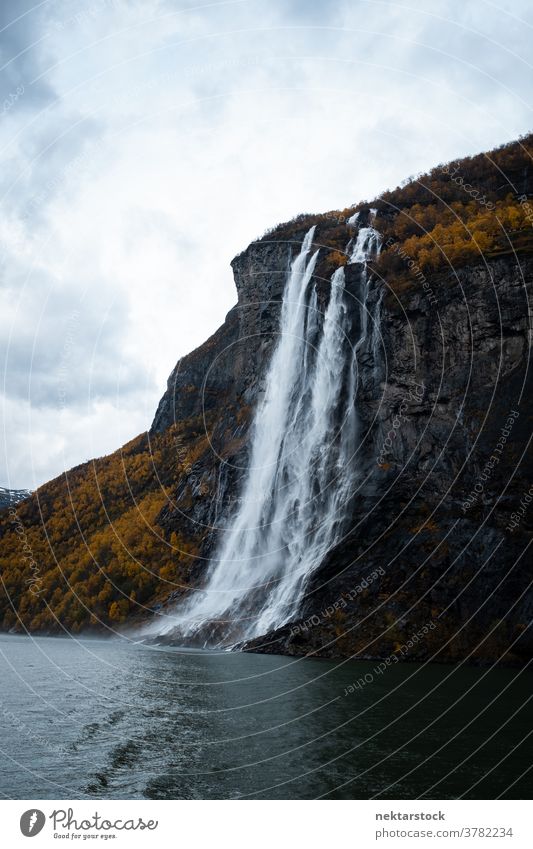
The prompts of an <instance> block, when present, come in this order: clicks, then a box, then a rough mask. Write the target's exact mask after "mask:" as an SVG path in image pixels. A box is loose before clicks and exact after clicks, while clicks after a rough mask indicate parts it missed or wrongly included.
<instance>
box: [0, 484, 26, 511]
mask: <svg viewBox="0 0 533 849" xmlns="http://www.w3.org/2000/svg"><path fill="white" fill-rule="evenodd" d="M30 495H31V490H29V489H6V488H5V487H4V486H0V510H3V509H4V507H9V506H10V505H14V504H18V503H19V502H20V501H24V499H25V498H29V497H30Z"/></svg>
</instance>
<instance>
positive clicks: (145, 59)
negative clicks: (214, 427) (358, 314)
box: [0, 0, 533, 489]
mask: <svg viewBox="0 0 533 849" xmlns="http://www.w3.org/2000/svg"><path fill="white" fill-rule="evenodd" d="M532 28H533V4H532V3H531V2H530V0H505V2H504V0H497V2H488V0H441V2H439V0H434V2H431V3H429V2H426V0H406V2H405V3H403V2H402V3H391V2H384V1H383V2H382V0H332V2H329V1H328V0H228V1H227V2H211V3H208V2H205V3H194V2H193V0H188V2H186V3H182V2H180V0H84V2H77V0H44V2H40V3H37V4H34V3H31V2H27V0H2V2H1V4H0V29H1V32H0V61H1V69H2V72H1V91H0V115H1V123H0V147H1V150H2V168H1V169H0V198H1V210H0V263H1V265H0V269H1V289H0V300H1V303H0V338H1V344H2V355H1V362H2V364H3V366H4V368H3V383H2V406H3V415H4V444H3V451H2V470H1V474H0V485H4V486H9V487H14V488H18V487H24V488H26V487H27V488H32V489H33V488H35V487H36V486H38V485H39V484H41V483H43V482H44V481H46V480H48V479H50V478H52V477H54V476H56V475H57V474H59V473H60V472H61V471H62V470H63V469H64V468H69V467H71V466H73V465H76V464H77V463H79V462H82V461H84V460H86V459H89V458H90V457H93V456H99V455H102V454H105V453H109V452H110V451H112V450H114V449H115V448H117V447H118V446H120V445H121V444H122V443H124V442H125V441H126V440H128V439H129V438H131V437H133V436H135V435H136V434H137V433H139V432H141V431H143V430H145V429H146V428H147V427H149V425H150V423H151V420H152V418H153V414H154V411H155V408H156V405H157V402H158V400H159V397H160V396H161V394H162V393H163V390H164V388H165V383H166V378H167V376H168V374H169V372H170V371H171V369H172V367H173V366H174V364H175V362H176V360H177V359H178V357H179V356H180V355H182V354H184V353H187V352H188V351H190V350H192V349H193V348H194V347H196V346H197V345H199V344H200V343H201V342H202V341H203V340H204V339H206V338H207V336H208V335H209V334H210V333H211V332H213V331H214V330H215V329H216V327H217V326H218V325H220V324H221V322H222V321H223V319H224V316H225V314H226V312H227V311H228V310H229V309H230V308H231V306H232V305H233V304H234V303H235V301H236V294H235V289H234V285H233V279H232V274H231V269H230V266H229V263H230V260H231V259H232V257H233V256H234V255H235V254H236V253H238V252H239V251H241V250H242V249H244V248H245V247H246V245H247V244H248V243H249V242H250V241H251V240H252V239H254V238H255V237H257V236H259V235H261V234H262V233H263V232H264V230H265V229H267V228H268V227H270V226H271V225H273V224H275V223H278V222H280V221H284V220H287V219H289V218H291V217H293V216H294V215H296V214H298V213H300V212H320V211H325V210H328V209H334V208H338V207H341V208H342V207H344V206H347V205H349V204H350V203H355V202H357V201H358V200H361V199H370V198H371V197H372V196H374V195H376V194H377V193H378V192H380V191H382V190H383V189H385V188H390V187H394V186H395V185H397V184H398V183H399V182H400V181H401V180H402V179H403V178H404V177H407V176H409V175H410V174H413V173H417V172H420V171H422V170H425V169H427V168H429V167H431V166H432V165H435V164H437V163H439V162H443V161H445V160H448V159H451V158H454V157H456V156H461V155H464V154H469V153H475V152H478V151H480V150H484V149H488V148H490V147H493V146H495V145H497V144H500V143H502V142H504V141H508V140H510V139H513V138H515V137H516V136H518V135H519V134H520V133H524V132H526V131H528V130H529V129H531V127H532V125H533V121H532V119H531V92H532V91H533V79H532V68H531V65H530V63H529V60H530V59H531V43H532V38H533V29H532Z"/></svg>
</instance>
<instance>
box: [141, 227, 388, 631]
mask: <svg viewBox="0 0 533 849" xmlns="http://www.w3.org/2000/svg"><path fill="white" fill-rule="evenodd" d="M315 229H316V228H315V227H311V229H310V230H309V231H308V233H307V235H306V236H305V238H304V240H303V243H302V246H301V249H300V251H299V253H298V255H297V256H296V257H295V259H294V260H293V262H292V265H291V268H290V271H289V273H288V275H287V280H286V285H285V290H284V294H283V302H282V308H281V319H280V335H279V341H278V343H277V346H276V348H275V350H274V353H273V356H272V360H271V363H270V365H269V368H268V373H267V375H266V388H265V395H264V398H263V400H262V401H261V402H260V404H259V405H258V409H257V412H256V415H255V419H254V423H253V428H252V439H251V455H250V461H249V467H248V471H247V478H246V482H245V485H244V490H243V492H242V495H241V498H240V507H239V509H238V511H237V513H236V515H235V517H234V518H233V521H232V523H231V526H230V529H229V531H228V532H227V533H226V536H225V539H224V540H223V544H222V546H221V550H220V551H219V553H218V555H217V557H216V558H214V559H213V560H212V562H211V565H210V569H209V574H208V578H207V581H206V585H205V587H204V591H203V592H202V593H199V594H197V595H196V596H195V597H194V599H193V600H192V601H190V602H189V603H187V604H183V602H180V606H179V608H178V609H177V610H176V611H175V615H169V616H168V621H167V623H166V625H165V626H163V627H161V626H160V625H158V627H159V631H160V633H161V632H163V630H166V631H173V632H174V633H175V634H176V633H178V634H181V635H182V636H183V642H184V644H187V643H188V642H190V638H191V637H194V636H199V637H200V639H199V640H197V642H199V643H200V644H202V643H204V644H205V645H211V646H213V645H215V646H220V645H227V644H231V643H235V642H237V641H239V640H242V639H252V638H254V637H257V636H260V635H263V634H266V633H267V632H269V631H272V630H274V629H276V628H279V627H280V626H281V625H283V624H285V623H286V622H288V621H289V620H290V619H291V618H293V617H294V616H295V615H296V614H297V612H298V609H299V606H300V602H301V599H302V597H303V594H304V592H305V588H306V584H307V582H308V580H309V577H310V576H311V575H312V573H313V572H314V571H315V570H316V568H317V567H318V566H319V565H320V563H321V562H322V561H323V559H324V557H325V555H326V554H327V552H328V551H329V550H331V548H332V547H333V546H334V545H335V544H336V543H337V542H338V541H339V539H340V537H341V535H342V533H343V531H344V530H345V522H346V517H347V512H348V510H347V508H348V505H349V504H350V498H351V496H352V495H353V493H354V491H355V490H356V488H357V484H358V465H357V443H358V416H357V385H358V372H357V370H358V357H359V353H360V352H361V351H362V350H363V349H364V348H365V346H366V344H367V337H368V327H369V321H368V310H367V305H366V299H367V296H368V280H367V262H368V260H369V259H370V258H371V257H372V256H374V255H375V254H376V252H377V251H378V250H379V244H380V237H379V234H378V233H377V232H376V231H375V230H374V229H373V228H372V227H365V228H360V230H359V232H358V234H357V236H356V238H355V239H352V240H350V243H349V245H348V246H347V247H348V248H349V253H348V251H347V257H349V260H350V262H351V263H354V264H357V265H358V267H359V279H360V289H361V299H362V300H361V303H360V304H359V305H358V308H356V309H353V308H352V309H349V306H348V301H347V295H346V292H345V272H344V267H343V266H341V267H339V268H337V270H336V271H335V272H334V273H333V276H332V278H331V286H330V294H329V301H328V304H327V307H326V309H325V312H324V313H322V310H321V308H320V306H319V298H318V293H317V288H316V281H315V279H314V269H315V266H316V262H317V257H318V254H319V250H318V249H317V250H314V251H313V238H314V233H315ZM352 242H353V243H354V244H353V247H352Z"/></svg>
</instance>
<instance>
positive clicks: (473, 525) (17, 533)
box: [0, 136, 533, 662]
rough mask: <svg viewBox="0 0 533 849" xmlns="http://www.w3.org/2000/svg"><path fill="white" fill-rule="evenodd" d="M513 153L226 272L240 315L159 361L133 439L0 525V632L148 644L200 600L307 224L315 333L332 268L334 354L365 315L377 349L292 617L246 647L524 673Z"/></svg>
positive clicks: (240, 486) (528, 278)
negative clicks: (140, 632)
mask: <svg viewBox="0 0 533 849" xmlns="http://www.w3.org/2000/svg"><path fill="white" fill-rule="evenodd" d="M532 154H533V136H527V137H525V138H522V139H520V140H519V141H517V142H514V143H511V144H509V145H505V146H503V147H501V148H499V149H497V150H495V151H492V152H490V153H487V154H480V155H479V156H475V157H471V158H467V159H463V160H458V161H456V162H453V163H450V164H448V165H444V166H438V167H437V168H435V169H433V170H432V171H431V172H430V173H429V174H427V175H419V176H418V177H416V178H411V179H410V180H408V181H407V182H406V183H405V184H404V185H402V186H401V187H399V188H398V189H395V190H393V191H388V192H385V193H383V194H382V195H381V196H380V197H379V198H377V199H376V200H373V201H371V202H362V203H359V204H357V205H356V206H353V207H349V208H347V209H345V210H341V211H334V212H328V213H324V214H318V215H312V214H306V215H301V216H299V217H298V218H297V219H295V220H294V221H291V222H289V223H288V224H283V225H279V226H277V227H275V228H274V229H273V230H271V231H269V232H268V233H267V234H265V236H263V237H262V238H261V239H259V240H258V241H255V242H253V243H252V244H251V245H250V246H249V247H248V248H247V249H246V250H245V251H244V252H243V253H242V254H240V255H239V256H237V257H236V258H235V259H234V260H233V262H232V267H233V272H234V277H235V284H236V288H237V295H238V301H237V304H236V306H235V307H234V308H233V309H232V310H231V311H230V312H229V314H228V315H227V317H226V320H225V322H224V324H223V325H222V327H221V328H220V329H219V330H218V331H217V332H216V333H215V334H214V335H213V336H212V337H211V338H210V339H208V340H207V341H206V342H205V343H204V344H203V345H202V346H201V347H200V348H198V349H197V350H196V351H194V352H192V353H191V354H189V355H188V356H186V357H183V358H182V359H181V360H180V361H179V362H178V363H177V365H176V367H175V368H174V370H173V371H172V373H171V375H170V378H169V381H168V385H167V390H166V392H165V394H164V395H163V397H162V399H161V402H160V404H159V406H158V409H157V412H156V415H155V418H154V422H153V424H152V427H151V429H150V431H149V432H148V433H145V434H141V435H140V436H139V437H137V438H136V439H134V440H132V441H131V442H130V443H128V444H127V445H125V446H123V448H121V449H119V450H118V451H117V452H115V454H112V455H110V456H108V457H103V458H99V459H97V460H94V461H92V462H90V463H86V464H83V465H82V466H78V467H77V468H75V469H73V470H71V471H69V472H66V473H65V474H64V475H62V476H60V477H59V478H57V479H55V480H54V481H51V482H50V483H48V484H46V485H44V486H43V487H40V488H39V490H37V492H36V493H34V494H33V495H32V496H31V498H29V499H27V500H26V501H24V502H23V503H22V504H20V505H19V507H18V508H17V522H18V525H17V526H16V527H15V522H14V520H13V517H12V516H11V517H9V516H7V515H6V514H2V516H1V517H0V568H1V574H2V578H3V583H4V589H5V596H4V597H3V598H2V600H1V608H0V621H1V622H2V627H3V628H4V629H15V630H21V629H23V628H26V629H28V630H30V631H37V632H47V633H48V632H61V631H62V630H64V629H66V630H69V631H74V632H79V631H81V630H90V629H92V630H95V629H98V630H104V631H105V630H109V631H112V630H114V629H116V628H117V626H119V627H122V626H124V625H125V624H131V625H137V624H145V623H146V622H155V623H159V622H161V623H162V626H163V625H165V624H167V623H168V619H167V618H165V617H166V616H167V614H168V613H169V612H171V611H172V610H173V609H174V607H175V606H176V604H178V602H179V603H180V604H183V601H184V599H190V598H192V597H193V595H194V594H195V593H190V592H189V590H190V589H191V588H192V589H193V590H195V588H200V589H201V587H202V586H203V585H205V580H206V575H207V570H208V563H209V561H210V558H211V559H212V558H213V557H214V556H215V555H216V554H217V553H218V552H219V550H220V545H221V536H222V534H221V529H224V528H226V529H228V528H231V527H232V522H233V521H234V519H235V516H236V515H238V511H239V510H240V498H241V495H242V493H243V491H244V489H245V487H246V482H247V480H248V478H249V476H248V465H249V462H250V454H251V448H252V442H253V437H252V434H253V428H252V427H251V425H252V422H253V416H254V413H255V412H256V411H257V410H258V408H259V406H260V405H261V403H262V402H263V399H264V396H265V391H268V382H269V379H270V378H269V367H270V364H271V363H272V360H273V353H274V351H275V350H276V347H277V343H278V340H279V330H280V323H281V321H282V316H281V305H282V299H283V294H284V290H285V286H286V281H287V271H288V268H289V265H290V263H291V261H293V260H294V258H295V257H296V256H297V255H298V253H299V252H300V251H301V248H302V243H303V241H304V238H305V237H306V234H308V233H309V231H310V230H311V228H313V227H314V228H315V230H314V231H313V235H312V245H311V248H312V250H313V251H315V250H317V249H318V256H317V258H316V265H315V267H314V281H315V292H316V303H317V308H318V309H319V311H320V314H323V313H324V312H325V311H326V310H327V307H328V304H329V303H330V302H331V298H332V280H333V279H334V278H335V274H336V272H338V270H339V269H341V268H342V269H343V272H342V273H343V276H344V281H345V282H344V285H345V290H346V292H347V293H348V295H349V296H350V300H349V303H348V302H346V303H347V306H346V308H347V309H348V310H349V311H351V315H350V319H351V321H350V326H352V327H353V328H354V329H353V334H354V336H353V339H352V343H353V344H354V345H356V344H357V341H358V340H360V339H361V337H362V335H364V334H363V331H362V324H363V318H364V316H366V317H367V320H368V321H369V322H370V324H369V326H371V327H372V328H377V331H379V333H377V332H376V335H374V334H372V342H371V343H370V336H369V335H368V334H367V337H368V338H367V337H365V340H364V344H362V345H361V346H360V348H359V351H358V362H357V390H356V393H355V392H354V396H355V394H356V403H355V406H356V409H357V416H358V429H359V436H360V449H359V451H358V460H357V487H356V492H355V494H354V495H353V497H350V500H349V504H347V506H346V510H347V512H348V515H347V522H346V527H345V528H344V529H343V533H342V534H341V535H340V537H339V538H335V543H334V547H333V549H332V550H331V551H330V552H329V553H328V554H327V555H326V556H325V557H324V558H323V559H322V561H321V562H320V564H319V565H318V566H317V567H316V568H314V569H313V572H312V574H310V575H308V576H307V582H306V584H305V592H304V594H303V597H302V599H301V602H300V604H299V608H298V610H295V611H294V612H293V615H292V618H291V620H290V621H289V622H286V623H285V624H284V625H283V626H282V627H280V628H278V629H277V630H275V631H274V632H270V633H268V635H266V636H261V637H259V638H257V637H256V638H254V639H252V640H248V641H247V643H246V645H245V647H246V648H248V649H249V650H256V651H269V652H277V653H285V654H294V655H300V654H306V653H309V652H314V653H317V654H319V655H323V656H351V655H357V656H359V657H379V658H384V659H385V660H386V661H389V660H390V659H391V658H394V659H398V658H403V659H422V658H425V657H429V656H435V655H436V656H437V657H438V659H441V660H455V659H459V658H468V659H470V660H473V661H484V662H485V661H492V660H495V659H497V658H500V656H501V655H505V658H506V660H508V661H511V662H521V661H522V660H523V659H524V658H526V657H529V656H530V654H531V636H530V632H529V630H528V625H529V623H530V621H531V613H532V609H533V601H532V596H531V594H530V593H529V592H528V588H529V585H530V581H531V567H530V560H531V558H530V557H528V551H527V546H528V545H529V542H530V540H531V533H532V531H533V510H531V509H530V508H529V501H530V500H531V493H530V489H529V488H530V480H531V460H530V454H529V453H528V449H529V444H530V435H531V410H530V398H531V369H530V365H529V349H530V339H531V318H530V312H529V308H528V293H530V289H531V283H532V279H533V230H532V227H531V225H532V222H533V168H532ZM363 230H367V231H369V230H375V231H377V232H378V233H379V234H380V240H381V250H380V252H379V253H377V252H376V253H375V254H374V255H373V256H369V260H368V263H367V269H366V273H365V274H364V275H362V273H361V263H360V262H358V261H350V260H351V258H352V257H353V253H352V252H353V246H354V239H355V240H356V239H357V236H358V234H360V233H361V232H362V231H363ZM361 305H363V309H362V307H361ZM344 392H345V394H346V389H344ZM345 401H346V399H344V400H343V402H342V405H340V407H339V409H340V408H341V407H342V409H346V405H345ZM337 424H338V425H339V427H340V425H341V422H337ZM27 581H29V583H25V582H27ZM270 591H271V588H270V587H269V586H267V587H266V588H265V592H270ZM165 639H167V640H168V641H172V640H173V639H175V640H176V641H177V642H179V636H178V635H175V636H174V637H173V634H172V632H171V631H170V632H169V634H168V635H167V636H166V637H165Z"/></svg>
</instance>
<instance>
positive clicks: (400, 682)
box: [0, 635, 532, 799]
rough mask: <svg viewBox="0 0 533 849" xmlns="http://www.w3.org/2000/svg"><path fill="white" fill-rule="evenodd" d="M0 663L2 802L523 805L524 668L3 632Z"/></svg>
mask: <svg viewBox="0 0 533 849" xmlns="http://www.w3.org/2000/svg"><path fill="white" fill-rule="evenodd" d="M0 663H1V667H2V669H1V674H2V683H3V686H2V693H1V696H0V726H1V741H0V748H1V750H2V770H1V777H0V792H1V793H2V797H3V798H15V799H44V798H50V799H53V798H70V799H77V798H81V799H84V798H95V799H97V798H126V799H135V798H139V799H143V798H148V799H226V798H231V799H249V798H253V799H315V798H319V797H324V798H329V799H350V798H363V799H365V798H371V797H376V798H382V799H387V798H388V799H392V798H400V799H402V798H405V799H415V798H433V799H435V798H458V797H459V796H465V797H466V798H481V799H484V798H489V799H490V798H495V797H497V796H499V795H500V794H502V795H503V796H504V797H505V798H527V794H528V784H529V779H528V772H527V771H528V769H529V767H530V757H529V750H528V746H527V742H525V743H523V741H524V738H525V736H526V734H527V733H528V731H529V726H530V724H529V716H530V704H528V702H529V701H530V698H531V692H532V690H531V684H532V676H531V673H529V672H527V671H523V670H516V669H493V670H486V669H476V668H473V667H464V666H463V667H461V666H458V667H452V666H442V665H439V664H429V665H426V666H422V665H416V664H398V665H396V666H393V667H391V668H389V670H388V671H387V672H386V673H384V674H383V675H375V674H373V670H374V668H375V665H376V664H375V663H372V662H356V661H348V662H340V663H339V662H333V661H325V660H312V659H294V658H287V657H277V656H261V655H253V654H243V653H227V652H226V653H224V652H220V653H215V652H200V651H199V652H180V651H176V650H174V651H173V650H169V649H158V648H149V647H147V646H143V645H134V644H131V643H127V642H125V641H123V640H118V639H116V640H75V639H67V638H65V639H61V638H38V639H31V638H29V637H22V636H21V637H18V636H6V635H3V636H0ZM365 675H367V678H369V677H372V678H373V680H372V682H371V683H367V684H366V685H363V686H362V687H361V688H359V689H355V690H354V688H353V687H352V688H351V689H352V690H354V691H353V692H349V688H350V685H351V684H352V683H353V682H357V681H358V680H359V679H362V678H364V676H365ZM346 692H348V694H347V695H345V693H346Z"/></svg>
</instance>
